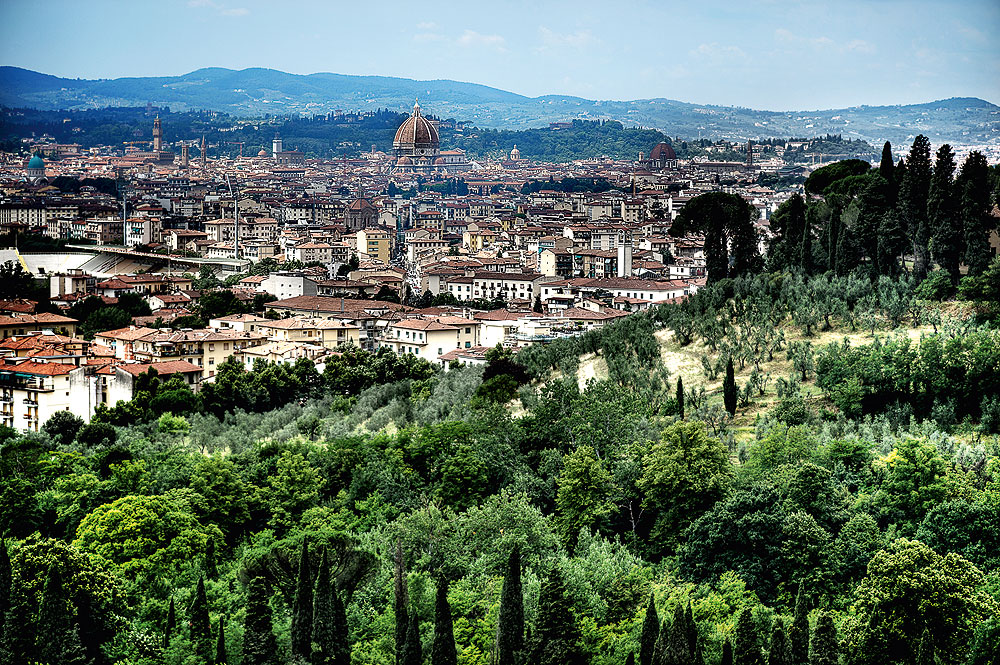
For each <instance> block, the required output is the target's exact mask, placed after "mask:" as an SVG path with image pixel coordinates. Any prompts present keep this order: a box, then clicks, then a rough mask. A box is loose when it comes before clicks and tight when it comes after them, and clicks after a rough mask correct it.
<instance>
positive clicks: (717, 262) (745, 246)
mask: <svg viewBox="0 0 1000 665" xmlns="http://www.w3.org/2000/svg"><path fill="white" fill-rule="evenodd" d="M758 216H759V213H757V211H756V209H755V208H754V207H753V206H751V205H750V204H749V203H747V201H746V200H745V199H743V197H741V196H738V195H736V194H727V193H724V192H709V193H708V194H702V195H700V196H696V197H695V198H693V199H691V200H690V201H689V202H688V203H687V204H686V205H685V206H684V209H683V210H682V211H681V213H680V215H678V216H677V219H676V220H674V223H673V224H672V225H671V227H670V234H671V235H673V236H682V235H684V234H687V233H691V232H699V231H700V232H703V233H704V234H705V265H706V269H707V271H708V281H709V282H715V281H718V280H720V279H723V278H725V277H737V276H740V275H748V274H753V273H754V272H757V271H758V270H759V269H760V263H761V261H760V254H759V252H758V247H757V232H756V230H755V229H754V222H755V221H756V220H757V218H758ZM730 252H731V255H730Z"/></svg>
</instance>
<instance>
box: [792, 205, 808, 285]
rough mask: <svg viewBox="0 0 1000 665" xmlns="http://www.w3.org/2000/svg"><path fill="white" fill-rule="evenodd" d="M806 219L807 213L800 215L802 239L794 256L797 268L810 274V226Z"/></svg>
mask: <svg viewBox="0 0 1000 665" xmlns="http://www.w3.org/2000/svg"><path fill="white" fill-rule="evenodd" d="M808 219H809V217H808V215H803V216H802V221H803V225H802V241H801V242H800V243H799V246H798V247H796V249H797V250H798V251H797V252H796V254H795V256H794V258H795V261H796V264H797V265H798V267H799V270H801V271H802V273H803V274H805V275H811V274H812V272H813V250H812V228H811V227H810V225H809V222H808Z"/></svg>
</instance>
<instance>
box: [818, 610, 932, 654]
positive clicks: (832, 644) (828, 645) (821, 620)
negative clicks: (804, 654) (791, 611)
mask: <svg viewBox="0 0 1000 665" xmlns="http://www.w3.org/2000/svg"><path fill="white" fill-rule="evenodd" d="M839 661H840V649H839V647H838V646H837V628H836V627H835V626H834V625H833V617H832V616H830V613H829V612H826V611H821V612H820V613H819V616H817V617H816V630H814V631H813V634H812V638H811V639H810V640H809V665H837V663H838V662H839ZM918 662H919V661H918ZM931 663H932V665H933V660H932V661H931Z"/></svg>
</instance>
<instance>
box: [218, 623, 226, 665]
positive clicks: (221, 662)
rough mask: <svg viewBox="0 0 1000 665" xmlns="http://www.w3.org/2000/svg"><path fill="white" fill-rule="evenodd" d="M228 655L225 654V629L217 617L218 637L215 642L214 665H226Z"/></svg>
mask: <svg viewBox="0 0 1000 665" xmlns="http://www.w3.org/2000/svg"><path fill="white" fill-rule="evenodd" d="M228 662H229V655H228V654H227V653H226V627H225V624H223V622H222V617H219V637H218V639H217V640H216V641H215V665H226V663H228Z"/></svg>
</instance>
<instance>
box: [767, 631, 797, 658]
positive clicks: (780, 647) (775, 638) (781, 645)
mask: <svg viewBox="0 0 1000 665" xmlns="http://www.w3.org/2000/svg"><path fill="white" fill-rule="evenodd" d="M767 665H792V650H791V647H790V645H789V643H788V637H787V636H786V634H785V625H784V624H783V623H782V622H781V621H775V622H774V628H773V629H772V630H771V642H770V647H769V648H768V651H767Z"/></svg>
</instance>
